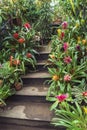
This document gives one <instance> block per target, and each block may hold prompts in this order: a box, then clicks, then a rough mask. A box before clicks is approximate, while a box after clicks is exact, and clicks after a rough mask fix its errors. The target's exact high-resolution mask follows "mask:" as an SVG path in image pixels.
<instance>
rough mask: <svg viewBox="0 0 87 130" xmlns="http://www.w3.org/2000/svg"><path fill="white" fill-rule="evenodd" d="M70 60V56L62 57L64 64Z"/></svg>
mask: <svg viewBox="0 0 87 130" xmlns="http://www.w3.org/2000/svg"><path fill="white" fill-rule="evenodd" d="M71 61H72V59H71V57H70V56H67V57H64V62H65V63H66V64H69V63H70V62H71Z"/></svg>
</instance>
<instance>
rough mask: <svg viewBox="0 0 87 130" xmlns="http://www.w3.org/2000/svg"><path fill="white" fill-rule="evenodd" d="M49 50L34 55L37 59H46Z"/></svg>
mask: <svg viewBox="0 0 87 130" xmlns="http://www.w3.org/2000/svg"><path fill="white" fill-rule="evenodd" d="M49 54H50V52H48V51H47V52H40V53H39V54H36V55H35V58H36V60H37V61H40V60H41V61H42V60H47V59H48V56H49Z"/></svg>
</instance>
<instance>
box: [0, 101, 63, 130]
mask: <svg viewBox="0 0 87 130" xmlns="http://www.w3.org/2000/svg"><path fill="white" fill-rule="evenodd" d="M49 108H50V104H48V103H35V102H29V101H27V102H23V101H22V102H18V101H17V102H16V101H15V102H13V101H12V102H9V103H8V105H7V106H6V107H5V108H4V109H0V128H3V129H1V130H4V128H6V125H7V127H8V130H17V129H18V128H21V127H22V129H23V130H29V129H30V128H31V130H65V129H63V128H61V127H60V128H57V129H56V128H54V127H53V126H51V125H50V121H51V119H52V117H53V113H52V112H50V111H49ZM12 126H14V128H13V127H12ZM9 127H10V129H9ZM16 128H17V129H16ZM22 129H21V130H22ZM6 130H7V129H6Z"/></svg>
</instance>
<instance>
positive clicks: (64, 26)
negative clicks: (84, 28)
mask: <svg viewBox="0 0 87 130" xmlns="http://www.w3.org/2000/svg"><path fill="white" fill-rule="evenodd" d="M67 27H68V23H67V22H66V21H64V22H63V23H62V29H67Z"/></svg>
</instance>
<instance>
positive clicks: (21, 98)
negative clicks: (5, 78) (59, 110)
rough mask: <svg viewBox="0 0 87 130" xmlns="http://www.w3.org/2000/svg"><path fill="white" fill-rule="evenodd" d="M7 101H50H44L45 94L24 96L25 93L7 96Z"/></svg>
mask: <svg viewBox="0 0 87 130" xmlns="http://www.w3.org/2000/svg"><path fill="white" fill-rule="evenodd" d="M8 100H9V101H15V100H16V101H17V102H19V101H20V102H22V101H25V102H27V101H29V102H37V103H40V102H42V103H50V102H49V101H46V96H26V95H14V96H11V97H9V98H8Z"/></svg>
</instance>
